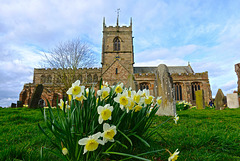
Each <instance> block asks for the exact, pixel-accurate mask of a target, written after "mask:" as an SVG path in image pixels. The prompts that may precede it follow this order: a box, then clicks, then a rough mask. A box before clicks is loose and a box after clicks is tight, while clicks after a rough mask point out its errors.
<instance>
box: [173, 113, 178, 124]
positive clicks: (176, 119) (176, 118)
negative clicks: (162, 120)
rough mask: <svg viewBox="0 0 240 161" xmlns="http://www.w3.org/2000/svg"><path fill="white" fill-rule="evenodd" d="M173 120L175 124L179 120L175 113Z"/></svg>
mask: <svg viewBox="0 0 240 161" xmlns="http://www.w3.org/2000/svg"><path fill="white" fill-rule="evenodd" d="M173 120H174V121H175V124H177V121H178V120H179V116H178V115H177V114H176V113H175V116H174V118H173Z"/></svg>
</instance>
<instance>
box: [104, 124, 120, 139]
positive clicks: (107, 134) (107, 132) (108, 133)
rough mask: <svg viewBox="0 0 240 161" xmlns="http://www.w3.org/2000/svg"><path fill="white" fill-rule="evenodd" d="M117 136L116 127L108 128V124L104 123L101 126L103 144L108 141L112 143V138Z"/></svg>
mask: <svg viewBox="0 0 240 161" xmlns="http://www.w3.org/2000/svg"><path fill="white" fill-rule="evenodd" d="M116 134H117V130H116V126H114V125H113V126H110V125H109V124H108V123H104V124H103V133H102V137H103V141H104V143H106V142H108V141H110V142H114V139H113V137H114V136H115V135H116Z"/></svg>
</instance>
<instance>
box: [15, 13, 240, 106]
mask: <svg viewBox="0 0 240 161" xmlns="http://www.w3.org/2000/svg"><path fill="white" fill-rule="evenodd" d="M132 33H133V32H132V19H130V25H129V26H119V23H118V19H117V24H116V26H106V24H105V18H104V20H103V37H102V60H101V64H102V67H101V68H80V69H78V72H77V74H76V75H75V77H76V80H77V79H78V80H80V81H81V84H83V85H84V86H86V87H91V86H94V87H95V89H98V84H99V81H100V79H101V78H102V79H103V80H104V81H106V82H108V83H109V84H110V85H114V84H116V83H118V82H120V81H121V82H123V83H124V84H125V86H126V87H132V89H134V90H138V89H149V90H150V94H152V95H154V96H155V97H157V96H158V93H157V92H156V89H157V88H158V87H157V84H158V83H156V73H157V66H156V67H134V66H133V64H134V51H133V49H134V47H133V35H132ZM239 66H240V64H236V66H235V67H236V72H237V73H239V72H240V70H239V69H240V68H239ZM167 68H168V71H169V73H170V76H171V78H172V81H173V88H175V90H173V91H175V98H176V101H181V100H185V101H188V102H191V103H192V104H193V105H194V104H195V103H196V96H195V91H197V90H204V97H205V98H204V99H205V100H209V98H212V93H211V90H210V84H209V79H208V72H203V73H194V70H193V69H192V67H191V66H190V64H188V65H187V66H168V67H167ZM56 70H61V69H45V68H38V69H36V68H35V69H34V75H33V83H27V84H25V85H24V87H23V90H22V91H21V93H20V96H19V100H20V101H22V102H23V104H29V103H30V99H31V97H32V94H33V91H34V89H35V88H36V86H37V85H38V84H43V86H44V89H43V93H42V99H44V100H45V103H46V101H47V100H48V101H49V102H50V104H51V105H52V106H56V100H57V99H60V98H63V95H64V91H63V88H62V87H63V85H62V84H61V82H60V81H59V80H57V79H56V78H55V73H56ZM239 77H240V74H238V78H239ZM238 80H240V79H238ZM238 82H239V81H238ZM238 87H239V83H238ZM154 91H155V92H154Z"/></svg>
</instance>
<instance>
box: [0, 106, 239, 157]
mask: <svg viewBox="0 0 240 161" xmlns="http://www.w3.org/2000/svg"><path fill="white" fill-rule="evenodd" d="M0 114H1V117H0V122H1V129H0V130H1V132H0V143H1V144H0V147H1V151H0V160H39V155H40V147H41V146H49V147H50V145H51V143H50V142H49V140H48V139H47V138H46V137H45V136H44V135H43V134H42V133H40V130H39V128H38V126H37V124H38V123H40V124H41V125H43V123H44V121H43V118H42V114H41V111H40V110H39V109H29V108H26V107H24V108H1V109H0ZM178 115H179V121H178V122H177V124H175V123H174V121H173V117H171V116H161V117H160V116H156V117H155V118H154V122H153V127H152V128H154V127H156V126H158V125H159V124H161V123H164V122H165V123H164V124H163V125H162V126H161V127H160V128H159V129H158V133H159V135H155V136H152V137H151V139H150V141H149V143H150V142H151V141H152V142H154V144H152V145H153V146H152V147H151V148H150V149H149V148H148V147H141V149H138V150H139V151H145V150H146V149H148V150H149V151H151V150H156V149H161V148H162V147H164V148H167V149H169V150H170V151H175V149H180V154H179V158H178V160H239V159H240V155H239V154H240V146H239V144H240V128H239V119H240V108H237V109H224V110H215V109H200V110H199V109H188V110H184V111H178ZM166 120H168V121H167V122H166ZM43 127H44V128H45V126H43ZM44 156H45V158H44V159H46V158H47V160H59V159H58V158H56V157H55V156H54V155H53V154H51V153H50V152H47V151H46V152H45V154H44ZM168 157H169V154H168V153H167V152H159V153H155V154H147V155H145V156H144V158H148V159H150V160H156V161H158V160H159V161H160V160H167V158H168Z"/></svg>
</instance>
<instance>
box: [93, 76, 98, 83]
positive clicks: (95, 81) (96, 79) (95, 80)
mask: <svg viewBox="0 0 240 161" xmlns="http://www.w3.org/2000/svg"><path fill="white" fill-rule="evenodd" d="M93 82H94V83H97V82H98V76H97V74H94V76H93Z"/></svg>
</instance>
